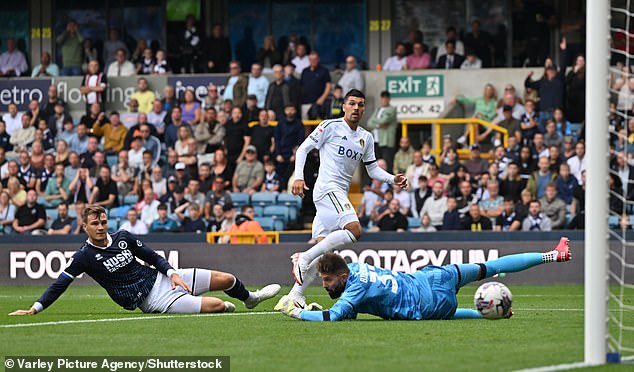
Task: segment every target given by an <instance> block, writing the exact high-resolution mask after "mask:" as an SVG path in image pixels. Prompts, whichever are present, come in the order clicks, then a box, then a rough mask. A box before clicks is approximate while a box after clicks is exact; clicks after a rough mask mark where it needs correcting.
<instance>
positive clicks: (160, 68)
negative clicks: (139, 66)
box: [152, 49, 172, 75]
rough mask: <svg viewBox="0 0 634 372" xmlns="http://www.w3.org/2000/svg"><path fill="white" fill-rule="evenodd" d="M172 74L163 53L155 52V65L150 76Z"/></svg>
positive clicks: (162, 51) (161, 51)
mask: <svg viewBox="0 0 634 372" xmlns="http://www.w3.org/2000/svg"><path fill="white" fill-rule="evenodd" d="M171 73H172V66H171V65H170V64H169V62H167V59H166V57H165V51H164V50H163V49H157V50H156V64H155V65H154V67H153V68H152V75H169V74H171Z"/></svg>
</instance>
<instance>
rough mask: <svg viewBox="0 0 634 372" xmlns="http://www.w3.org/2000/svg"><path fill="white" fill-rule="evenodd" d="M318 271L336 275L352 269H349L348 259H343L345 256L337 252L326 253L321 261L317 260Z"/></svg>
mask: <svg viewBox="0 0 634 372" xmlns="http://www.w3.org/2000/svg"><path fill="white" fill-rule="evenodd" d="M317 271H319V272H320V273H322V274H335V275H340V274H343V273H346V274H348V273H350V269H348V265H347V264H346V261H345V260H344V259H343V257H341V256H340V255H338V254H336V253H324V255H323V256H321V258H320V259H319V261H317Z"/></svg>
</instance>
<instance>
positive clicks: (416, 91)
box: [385, 75, 444, 98]
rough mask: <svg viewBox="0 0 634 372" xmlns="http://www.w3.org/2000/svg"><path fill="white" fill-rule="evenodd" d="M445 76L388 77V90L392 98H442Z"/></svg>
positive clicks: (386, 79) (386, 78) (386, 83)
mask: <svg viewBox="0 0 634 372" xmlns="http://www.w3.org/2000/svg"><path fill="white" fill-rule="evenodd" d="M443 78H444V76H443V75H409V76H404V75H399V76H386V77H385V85H386V89H387V91H388V92H390V94H391V95H392V98H404V97H442V96H443V91H444V89H443V88H444V86H443V84H444V81H443Z"/></svg>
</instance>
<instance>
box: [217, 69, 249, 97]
mask: <svg viewBox="0 0 634 372" xmlns="http://www.w3.org/2000/svg"><path fill="white" fill-rule="evenodd" d="M240 72H241V65H240V61H235V60H234V61H231V62H229V78H228V79H227V82H226V83H225V90H224V93H223V95H222V98H223V99H224V100H225V101H228V100H230V101H232V102H233V104H234V105H235V106H237V107H242V105H244V103H245V101H246V99H247V88H248V86H249V78H248V77H247V76H246V75H245V74H241V73H240Z"/></svg>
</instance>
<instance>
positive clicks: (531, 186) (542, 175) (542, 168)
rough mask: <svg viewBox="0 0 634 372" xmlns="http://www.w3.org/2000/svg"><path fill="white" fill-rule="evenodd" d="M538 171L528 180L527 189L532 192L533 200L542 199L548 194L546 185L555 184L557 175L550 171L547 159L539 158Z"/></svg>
mask: <svg viewBox="0 0 634 372" xmlns="http://www.w3.org/2000/svg"><path fill="white" fill-rule="evenodd" d="M537 168H538V170H537V171H535V172H533V173H532V174H531V176H530V178H529V179H528V183H527V184H526V188H527V189H528V190H529V191H530V192H531V195H532V197H533V199H540V198H541V197H542V196H544V193H545V192H546V185H548V184H549V183H551V182H555V179H556V178H557V173H553V172H551V171H550V161H549V160H548V158H547V157H545V156H543V157H541V158H539V161H538V162H537Z"/></svg>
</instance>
